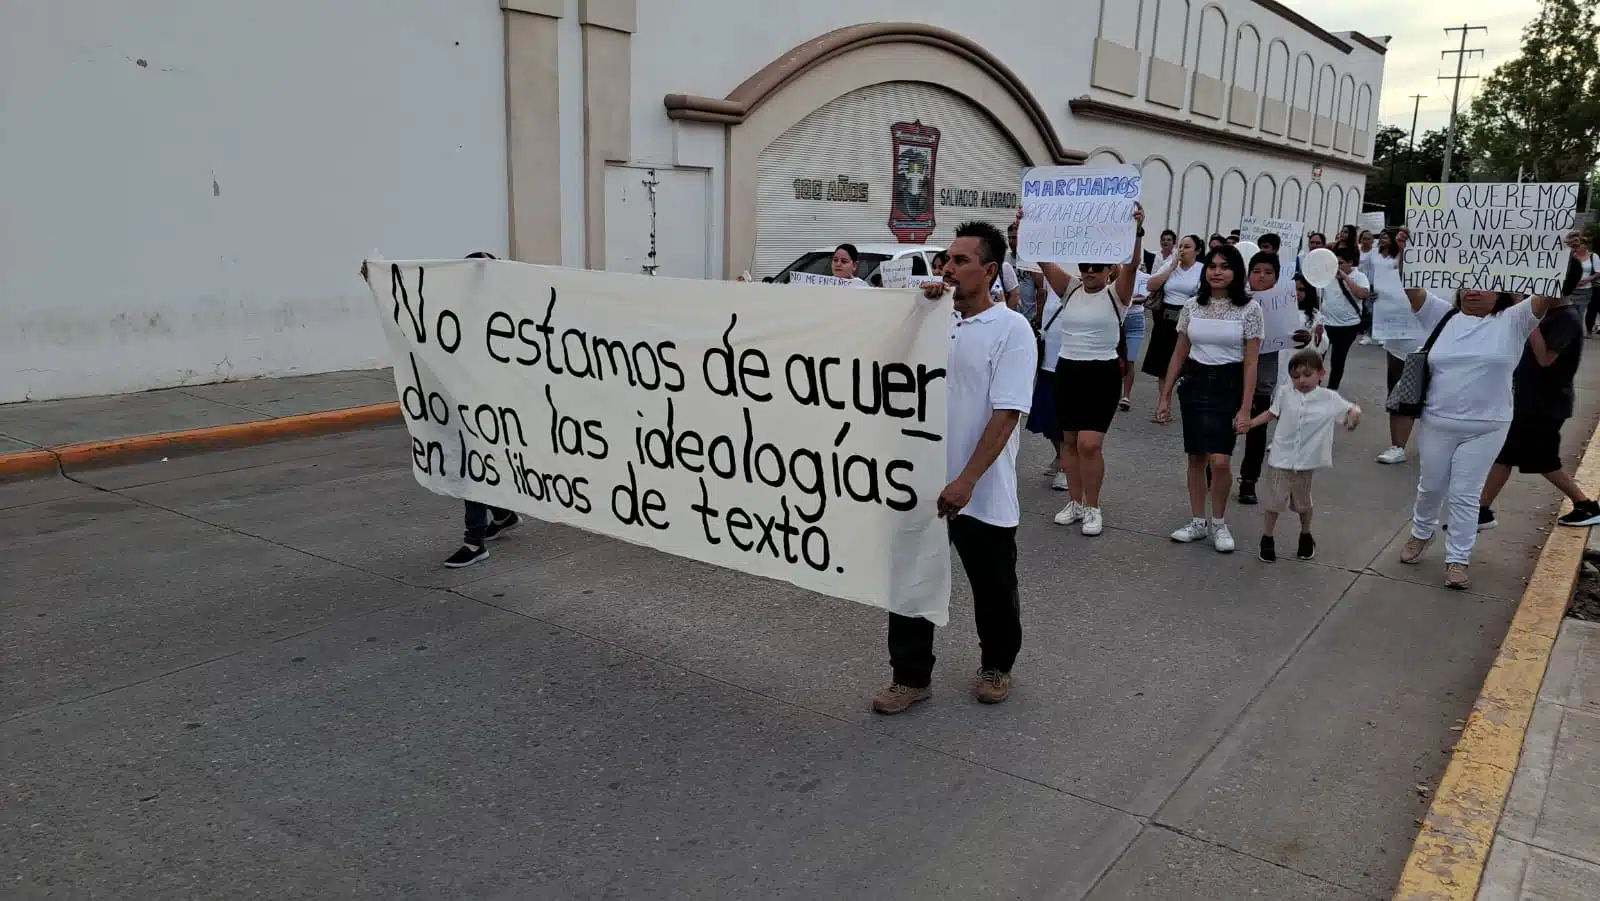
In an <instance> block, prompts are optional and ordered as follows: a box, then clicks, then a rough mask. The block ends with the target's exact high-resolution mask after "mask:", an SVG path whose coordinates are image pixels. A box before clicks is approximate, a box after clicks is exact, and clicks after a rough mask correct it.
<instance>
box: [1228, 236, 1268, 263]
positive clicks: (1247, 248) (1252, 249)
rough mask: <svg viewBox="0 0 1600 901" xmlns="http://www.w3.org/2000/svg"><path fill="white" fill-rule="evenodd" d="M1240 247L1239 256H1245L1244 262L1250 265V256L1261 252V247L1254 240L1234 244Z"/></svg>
mask: <svg viewBox="0 0 1600 901" xmlns="http://www.w3.org/2000/svg"><path fill="white" fill-rule="evenodd" d="M1234 246H1235V247H1237V248H1239V256H1242V257H1244V264H1245V265H1246V266H1249V265H1250V258H1251V257H1253V256H1255V255H1256V254H1258V253H1260V252H1261V248H1260V247H1258V246H1257V245H1256V243H1255V242H1254V241H1240V242H1239V243H1238V244H1235V245H1234Z"/></svg>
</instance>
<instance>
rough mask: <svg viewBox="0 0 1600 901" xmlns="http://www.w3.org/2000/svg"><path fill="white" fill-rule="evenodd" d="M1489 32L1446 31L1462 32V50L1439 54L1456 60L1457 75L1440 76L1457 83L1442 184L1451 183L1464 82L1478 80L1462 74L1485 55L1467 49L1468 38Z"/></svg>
mask: <svg viewBox="0 0 1600 901" xmlns="http://www.w3.org/2000/svg"><path fill="white" fill-rule="evenodd" d="M1488 30H1489V29H1488V28H1485V27H1484V26H1482V25H1471V24H1466V25H1460V26H1458V27H1455V28H1446V29H1445V30H1444V33H1445V34H1452V33H1454V32H1457V31H1459V32H1461V49H1460V50H1444V51H1441V52H1440V53H1439V57H1440V58H1441V59H1442V58H1444V57H1447V56H1450V55H1452V54H1453V55H1454V56H1455V58H1456V74H1455V75H1440V76H1439V80H1440V81H1453V82H1455V83H1456V87H1455V93H1454V94H1453V95H1452V96H1451V98H1450V129H1449V130H1448V131H1446V132H1445V137H1444V169H1442V170H1441V171H1440V173H1439V180H1440V181H1442V182H1448V181H1450V158H1451V157H1452V156H1454V155H1455V151H1456V110H1457V108H1458V107H1459V106H1460V105H1461V83H1462V82H1463V81H1476V80H1477V78H1478V76H1476V75H1463V74H1462V72H1463V70H1465V68H1466V65H1467V60H1468V59H1469V58H1471V57H1472V56H1473V55H1477V56H1482V55H1483V50H1482V49H1481V48H1474V49H1471V50H1468V49H1467V36H1468V35H1470V34H1472V33H1473V32H1474V31H1482V32H1486V33H1487V32H1488Z"/></svg>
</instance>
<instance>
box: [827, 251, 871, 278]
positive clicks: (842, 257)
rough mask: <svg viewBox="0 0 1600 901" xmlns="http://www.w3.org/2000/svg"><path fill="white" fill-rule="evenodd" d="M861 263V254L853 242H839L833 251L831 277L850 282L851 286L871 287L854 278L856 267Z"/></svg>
mask: <svg viewBox="0 0 1600 901" xmlns="http://www.w3.org/2000/svg"><path fill="white" fill-rule="evenodd" d="M860 264H861V254H860V252H858V251H857V250H856V246H855V245H854V244H840V245H839V246H838V247H837V248H835V249H834V251H833V277H834V278H842V279H845V280H846V281H848V282H850V287H852V288H867V287H871V286H870V285H868V284H867V283H866V282H865V281H862V280H861V279H859V278H856V268H857V267H858V266H859V265H860Z"/></svg>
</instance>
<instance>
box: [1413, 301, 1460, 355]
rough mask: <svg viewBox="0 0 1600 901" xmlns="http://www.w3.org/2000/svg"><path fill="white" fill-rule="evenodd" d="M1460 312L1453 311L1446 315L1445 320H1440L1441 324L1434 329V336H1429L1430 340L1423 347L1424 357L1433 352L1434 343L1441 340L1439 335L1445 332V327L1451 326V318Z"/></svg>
mask: <svg viewBox="0 0 1600 901" xmlns="http://www.w3.org/2000/svg"><path fill="white" fill-rule="evenodd" d="M1459 312H1461V311H1460V310H1451V311H1450V312H1448V313H1446V314H1444V318H1443V319H1440V320H1439V324H1438V325H1436V326H1434V327H1433V334H1431V335H1429V336H1428V340H1427V341H1426V342H1424V343H1423V345H1422V355H1423V356H1424V357H1426V356H1427V355H1428V353H1429V352H1430V351H1432V350H1433V342H1435V341H1437V340H1439V333H1440V332H1443V331H1444V327H1445V326H1446V325H1447V324H1449V322H1450V318H1451V317H1452V316H1455V314H1457V313H1459Z"/></svg>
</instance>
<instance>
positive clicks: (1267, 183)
mask: <svg viewBox="0 0 1600 901" xmlns="http://www.w3.org/2000/svg"><path fill="white" fill-rule="evenodd" d="M1277 204H1278V180H1277V179H1275V178H1273V177H1272V176H1271V175H1269V174H1267V173H1265V172H1263V173H1261V174H1260V175H1257V176H1256V180H1255V183H1254V184H1252V185H1251V186H1250V215H1252V216H1269V217H1270V216H1276V215H1277V214H1278V209H1277Z"/></svg>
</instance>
